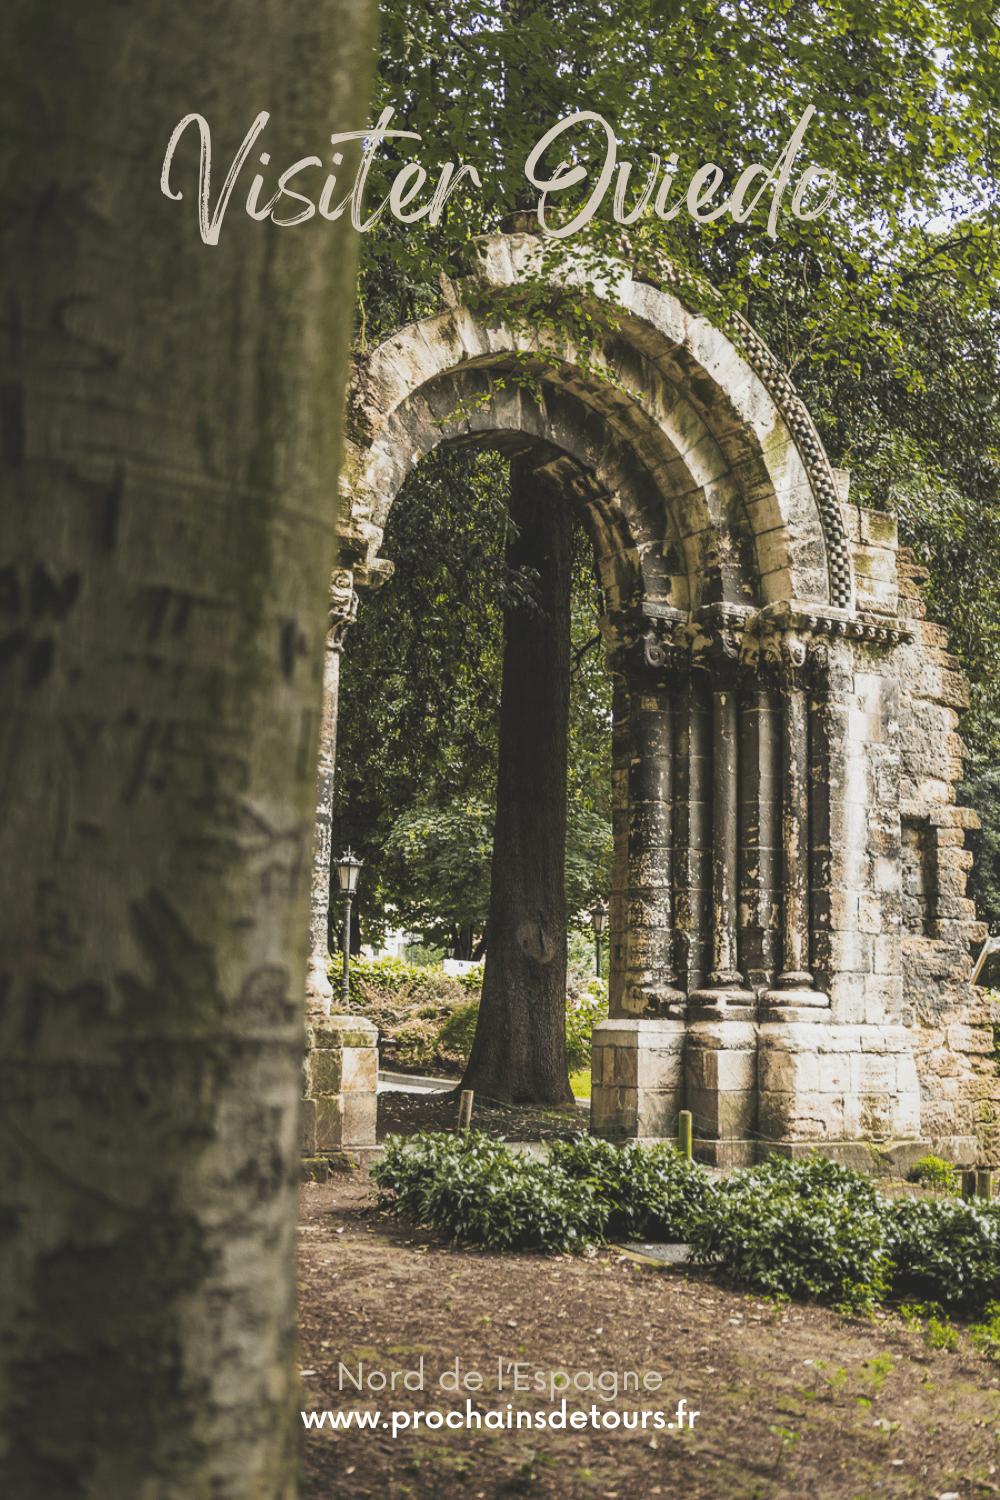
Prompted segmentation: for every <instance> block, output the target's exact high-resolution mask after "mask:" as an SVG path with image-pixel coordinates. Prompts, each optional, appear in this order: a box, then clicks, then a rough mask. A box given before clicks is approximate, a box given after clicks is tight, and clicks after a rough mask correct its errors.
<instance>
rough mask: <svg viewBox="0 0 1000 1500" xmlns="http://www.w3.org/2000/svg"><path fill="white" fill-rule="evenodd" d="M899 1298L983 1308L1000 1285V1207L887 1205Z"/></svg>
mask: <svg viewBox="0 0 1000 1500" xmlns="http://www.w3.org/2000/svg"><path fill="white" fill-rule="evenodd" d="M885 1219H886V1228H887V1232H888V1239H889V1250H890V1254H891V1256H892V1260H893V1265H894V1270H893V1281H892V1289H893V1292H894V1294H896V1295H898V1296H903V1295H907V1296H911V1295H914V1294H915V1295H918V1296H923V1297H934V1298H935V1299H936V1300H937V1301H938V1302H942V1303H945V1304H950V1305H952V1306H955V1305H959V1304H962V1303H966V1304H969V1305H972V1306H980V1305H982V1304H984V1303H986V1302H988V1301H989V1298H990V1297H991V1296H995V1295H996V1290H997V1286H998V1284H1000V1203H989V1204H987V1203H985V1202H984V1203H952V1202H949V1201H948V1200H947V1199H937V1200H933V1199H923V1200H917V1199H913V1198H900V1199H897V1200H896V1201H895V1202H894V1203H891V1204H887V1205H886V1212H885Z"/></svg>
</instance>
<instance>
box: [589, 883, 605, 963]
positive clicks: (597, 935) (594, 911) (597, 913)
mask: <svg viewBox="0 0 1000 1500" xmlns="http://www.w3.org/2000/svg"><path fill="white" fill-rule="evenodd" d="M607 920H608V908H607V906H606V905H605V903H604V898H603V897H602V896H598V898H597V900H596V901H595V902H594V904H593V906H592V907H591V908H590V921H591V924H592V926H593V929H594V942H595V945H596V947H597V977H598V979H600V977H601V933H602V932H603V931H604V924H605V922H606V921H607Z"/></svg>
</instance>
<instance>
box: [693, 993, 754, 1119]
mask: <svg viewBox="0 0 1000 1500" xmlns="http://www.w3.org/2000/svg"><path fill="white" fill-rule="evenodd" d="M684 1076H685V1080H686V1083H687V1106H686V1107H687V1108H688V1109H689V1110H690V1111H691V1114H692V1117H693V1121H692V1123H693V1126H694V1135H695V1139H696V1140H699V1141H700V1142H702V1143H704V1142H705V1141H712V1140H740V1139H745V1138H747V1137H752V1136H753V1135H754V1133H755V1131H756V1129H757V1028H756V1026H754V1025H753V1023H752V1022H751V1021H749V1020H747V1021H738V1020H726V1021H695V1022H694V1024H693V1025H691V1026H689V1027H688V1032H687V1045H686V1048H685V1054H684Z"/></svg>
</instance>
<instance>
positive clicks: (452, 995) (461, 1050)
mask: <svg viewBox="0 0 1000 1500" xmlns="http://www.w3.org/2000/svg"><path fill="white" fill-rule="evenodd" d="M330 975H331V979H332V981H333V984H334V986H335V987H336V988H337V992H338V993H339V984H340V975H339V971H335V965H333V964H331V968H330ZM349 982H350V1009H351V1011H352V1012H354V1013H355V1014H356V1015H362V1016H364V1017H365V1018H366V1019H367V1020H369V1021H373V1022H374V1024H375V1025H376V1026H377V1027H378V1029H379V1053H380V1061H381V1063H382V1065H383V1066H389V1067H391V1066H392V1065H393V1064H395V1065H396V1066H397V1067H402V1068H410V1069H416V1070H423V1071H427V1072H434V1071H437V1072H441V1071H443V1072H445V1073H455V1072H461V1071H462V1070H463V1069H464V1067H465V1064H466V1063H467V1062H468V1059H469V1052H470V1050H471V1048H472V1038H473V1037H474V1036H475V1032H476V1022H477V1020H478V1019H479V994H480V990H481V988H482V983H483V968H482V965H481V964H477V965H476V967H475V968H474V969H469V970H467V972H466V973H464V974H458V975H450V974H446V973H445V971H444V967H443V965H442V964H408V963H406V962H405V961H404V960H403V959H401V958H389V957H384V958H353V959H352V960H351V968H350V975H349ZM338 1003H339V1002H338ZM607 1014H608V987H607V985H606V983H605V982H604V980H603V979H597V978H590V979H589V980H587V981H586V983H583V984H581V985H580V986H578V987H577V988H576V989H575V991H574V994H573V997H572V998H570V997H569V996H567V1001H566V1057H567V1062H568V1064H569V1070H570V1072H571V1073H576V1072H580V1071H581V1070H583V1069H589V1067H590V1038H591V1033H592V1032H593V1029H594V1027H595V1026H596V1025H598V1024H599V1023H600V1022H601V1021H602V1020H605V1019H606V1018H607Z"/></svg>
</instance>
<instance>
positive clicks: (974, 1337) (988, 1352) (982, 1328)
mask: <svg viewBox="0 0 1000 1500" xmlns="http://www.w3.org/2000/svg"><path fill="white" fill-rule="evenodd" d="M969 1340H970V1342H971V1344H972V1347H973V1348H974V1349H976V1350H977V1351H978V1352H979V1353H980V1354H981V1355H982V1356H983V1358H984V1359H991V1360H993V1361H995V1362H1000V1302H991V1303H990V1304H989V1306H988V1307H987V1308H986V1317H985V1320H984V1321H983V1322H982V1323H974V1324H973V1326H972V1327H971V1328H970V1329H969Z"/></svg>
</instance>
